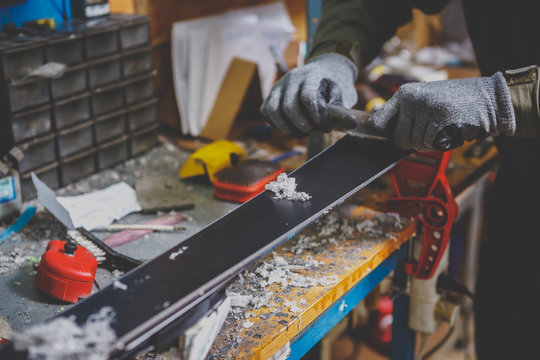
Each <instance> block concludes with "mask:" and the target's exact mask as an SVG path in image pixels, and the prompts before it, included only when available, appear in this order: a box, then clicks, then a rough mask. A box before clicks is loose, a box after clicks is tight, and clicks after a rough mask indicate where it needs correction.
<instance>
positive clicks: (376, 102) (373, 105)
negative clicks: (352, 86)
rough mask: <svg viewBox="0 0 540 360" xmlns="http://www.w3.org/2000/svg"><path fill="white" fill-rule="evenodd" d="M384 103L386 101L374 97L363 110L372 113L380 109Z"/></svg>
mask: <svg viewBox="0 0 540 360" xmlns="http://www.w3.org/2000/svg"><path fill="white" fill-rule="evenodd" d="M384 103H386V100H384V99H383V98H382V97H376V98H373V99H371V100H369V101H368V102H367V104H366V106H365V108H364V110H366V111H367V112H374V111H377V110H379V109H380V108H382V106H383V105H384Z"/></svg>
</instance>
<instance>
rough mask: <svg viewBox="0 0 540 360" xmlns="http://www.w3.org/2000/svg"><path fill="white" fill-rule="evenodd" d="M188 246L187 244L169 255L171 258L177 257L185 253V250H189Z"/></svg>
mask: <svg viewBox="0 0 540 360" xmlns="http://www.w3.org/2000/svg"><path fill="white" fill-rule="evenodd" d="M187 248H188V247H187V246H182V247H181V248H180V249H178V250H176V251H175V252H172V253H171V254H170V255H169V259H170V260H174V259H176V257H177V256H178V255H181V254H183V253H184V251H186V250H187Z"/></svg>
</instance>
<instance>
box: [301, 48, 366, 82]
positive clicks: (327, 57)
mask: <svg viewBox="0 0 540 360" xmlns="http://www.w3.org/2000/svg"><path fill="white" fill-rule="evenodd" d="M312 63H318V64H322V65H323V66H325V67H326V68H327V69H329V71H331V72H334V71H341V73H343V72H347V73H349V74H350V76H351V79H352V81H353V83H354V82H355V81H356V77H357V76H358V68H357V67H356V64H355V63H354V62H353V61H351V60H350V59H349V58H347V57H346V56H343V55H341V54H338V53H324V54H320V55H317V56H315V57H312V58H310V59H309V60H308V61H307V62H306V65H308V64H312Z"/></svg>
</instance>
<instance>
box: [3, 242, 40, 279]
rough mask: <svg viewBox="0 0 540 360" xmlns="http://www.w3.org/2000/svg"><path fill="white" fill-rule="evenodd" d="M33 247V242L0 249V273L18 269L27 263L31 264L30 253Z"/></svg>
mask: <svg viewBox="0 0 540 360" xmlns="http://www.w3.org/2000/svg"><path fill="white" fill-rule="evenodd" d="M33 248H34V245H33V244H32V245H28V246H23V247H14V248H12V249H8V250H4V251H0V275H2V274H7V273H10V272H12V271H14V270H17V269H19V268H21V267H22V266H23V265H25V264H31V259H32V258H31V257H30V256H29V255H28V254H29V253H30V250H33Z"/></svg>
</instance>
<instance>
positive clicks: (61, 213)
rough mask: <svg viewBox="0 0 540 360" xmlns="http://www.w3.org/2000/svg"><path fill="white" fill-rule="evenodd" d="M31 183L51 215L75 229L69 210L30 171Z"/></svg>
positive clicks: (39, 199)
mask: <svg viewBox="0 0 540 360" xmlns="http://www.w3.org/2000/svg"><path fill="white" fill-rule="evenodd" d="M32 183H33V184H34V187H35V188H36V191H37V198H38V201H39V202H40V203H42V204H43V206H45V208H47V210H49V212H50V213H51V214H53V216H54V217H55V218H56V219H57V220H58V221H60V222H61V223H62V224H64V226H65V227H67V228H68V229H70V230H71V229H75V226H73V221H71V216H70V215H69V212H68V211H67V210H66V209H65V208H64V207H63V206H62V205H61V204H60V203H59V202H58V200H56V195H54V191H52V190H51V189H50V188H49V187H48V186H47V185H46V184H45V183H44V182H43V181H41V180H40V179H39V178H38V177H37V175H36V174H34V173H33V172H32Z"/></svg>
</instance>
